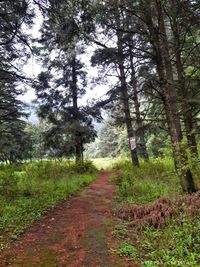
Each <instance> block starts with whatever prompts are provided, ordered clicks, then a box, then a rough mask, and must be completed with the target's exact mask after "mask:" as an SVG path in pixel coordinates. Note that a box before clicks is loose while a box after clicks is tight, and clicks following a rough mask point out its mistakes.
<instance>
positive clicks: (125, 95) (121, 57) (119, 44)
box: [115, 7, 139, 167]
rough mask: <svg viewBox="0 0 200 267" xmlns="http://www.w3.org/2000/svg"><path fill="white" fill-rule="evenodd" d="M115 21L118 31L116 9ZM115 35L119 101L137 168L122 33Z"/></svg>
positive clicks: (132, 156)
mask: <svg viewBox="0 0 200 267" xmlns="http://www.w3.org/2000/svg"><path fill="white" fill-rule="evenodd" d="M115 21H116V24H117V28H118V29H120V14H119V12H118V7H117V8H116V14H115ZM116 34H117V48H118V68H119V73H120V83H121V87H120V88H121V91H120V93H121V99H122V103H123V110H124V119H125V124H126V128H127V134H128V140H129V147H130V152H131V160H132V164H133V166H137V167H139V160H138V155H137V149H136V138H135V133H134V130H133V125H132V118H131V112H130V105H129V95H128V88H127V82H126V75H125V67H124V54H123V45H122V37H123V33H122V32H121V31H120V30H116Z"/></svg>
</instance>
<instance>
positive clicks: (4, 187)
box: [0, 161, 97, 250]
mask: <svg viewBox="0 0 200 267" xmlns="http://www.w3.org/2000/svg"><path fill="white" fill-rule="evenodd" d="M15 170H17V171H15ZM96 175H97V169H96V168H95V167H94V166H93V165H92V164H91V163H90V162H86V163H85V164H84V165H79V166H78V165H75V164H74V163H71V162H69V161H61V162H58V161H43V162H33V163H25V164H23V165H20V166H17V167H16V166H9V165H7V166H0V250H2V249H4V248H5V247H6V246H7V245H8V244H9V243H10V242H11V241H13V240H14V239H16V238H17V236H18V235H19V234H21V233H23V232H24V230H25V229H26V228H27V227H29V226H30V225H31V224H32V223H33V222H34V221H35V220H36V219H38V218H40V217H41V216H42V215H43V214H44V213H45V212H47V211H48V210H49V209H51V208H53V207H54V206H55V205H56V204H57V203H58V202H60V201H62V200H64V199H67V198H69V197H70V196H71V195H73V194H74V193H75V192H77V191H78V190H80V189H81V188H82V187H84V186H86V185H88V184H89V183H90V182H91V181H93V180H94V178H95V177H96Z"/></svg>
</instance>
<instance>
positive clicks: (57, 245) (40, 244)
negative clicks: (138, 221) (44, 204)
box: [0, 172, 135, 267]
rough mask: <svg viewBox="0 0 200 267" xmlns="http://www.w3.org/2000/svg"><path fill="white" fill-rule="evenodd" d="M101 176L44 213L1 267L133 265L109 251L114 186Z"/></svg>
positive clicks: (3, 257)
mask: <svg viewBox="0 0 200 267" xmlns="http://www.w3.org/2000/svg"><path fill="white" fill-rule="evenodd" d="M108 177H109V173H106V172H105V173H102V174H101V175H100V176H99V177H98V178H97V180H96V181H95V182H93V183H92V184H91V185H90V186H88V187H87V188H85V189H84V190H83V191H82V192H81V193H79V194H78V195H77V196H75V197H72V198H71V199H70V200H68V201H65V202H63V203H61V204H59V205H58V206H57V207H55V208H54V209H53V210H52V211H50V212H49V213H47V215H46V216H44V217H43V218H42V219H41V220H39V221H37V222H36V223H35V224H34V225H33V226H32V227H31V228H30V229H28V230H27V231H26V232H25V233H24V234H23V235H22V236H21V237H20V238H19V240H18V241H16V242H15V243H14V244H13V245H12V246H11V247H10V248H9V249H8V250H6V251H4V252H3V253H2V255H1V256H0V267H5V266H13V267H18V266H19V267H32V266H34V267H65V266H67V267H126V266H132V267H133V266H135V265H134V264H133V263H130V262H128V261H126V260H123V259H121V258H119V257H118V256H115V255H113V254H111V253H110V252H109V248H111V247H112V245H113V243H112V242H113V241H112V235H111V231H112V229H113V226H114V220H113V218H112V214H111V211H112V201H113V197H114V192H115V185H113V184H111V183H109V182H108Z"/></svg>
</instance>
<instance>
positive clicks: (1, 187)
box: [0, 171, 19, 200]
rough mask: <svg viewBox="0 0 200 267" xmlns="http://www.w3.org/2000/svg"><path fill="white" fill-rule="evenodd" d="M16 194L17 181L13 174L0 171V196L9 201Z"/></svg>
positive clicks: (17, 191)
mask: <svg viewBox="0 0 200 267" xmlns="http://www.w3.org/2000/svg"><path fill="white" fill-rule="evenodd" d="M18 193H19V190H18V187H17V179H16V177H15V175H14V173H12V172H8V171H0V196H1V197H4V198H6V199H8V200H11V199H14V198H15V197H16V196H17V195H18Z"/></svg>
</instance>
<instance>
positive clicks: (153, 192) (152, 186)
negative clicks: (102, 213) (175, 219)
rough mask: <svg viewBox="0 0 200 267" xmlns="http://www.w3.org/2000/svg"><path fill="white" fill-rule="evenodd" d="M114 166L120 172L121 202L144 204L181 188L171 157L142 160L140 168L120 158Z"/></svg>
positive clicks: (177, 191) (119, 188) (119, 194)
mask: <svg viewBox="0 0 200 267" xmlns="http://www.w3.org/2000/svg"><path fill="white" fill-rule="evenodd" d="M114 168H115V169H116V170H118V171H120V172H121V173H122V174H121V179H120V180H119V181H118V198H119V200H120V201H121V202H125V203H143V204H145V203H148V202H151V201H153V200H156V199H157V198H159V197H161V196H169V195H175V194H177V193H179V192H180V190H181V188H180V185H179V181H178V178H177V176H176V173H175V171H174V165H173V161H172V160H171V159H165V160H162V159H154V160H151V161H150V162H145V161H143V162H141V167H140V168H137V167H133V166H132V164H131V162H130V161H128V160H121V161H118V162H117V163H116V164H115V165H114ZM113 179H116V177H113Z"/></svg>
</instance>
